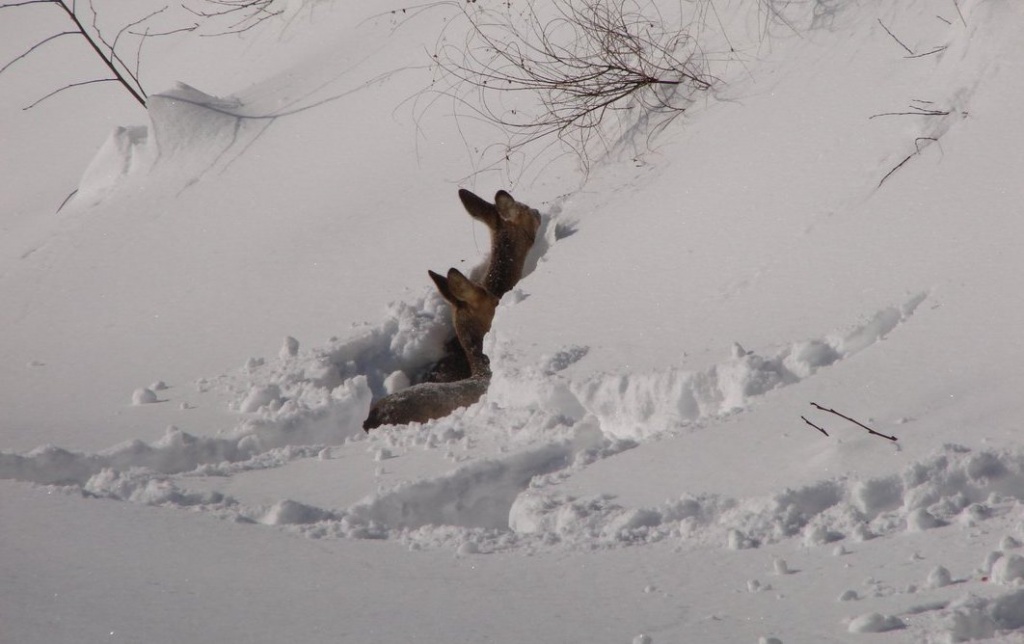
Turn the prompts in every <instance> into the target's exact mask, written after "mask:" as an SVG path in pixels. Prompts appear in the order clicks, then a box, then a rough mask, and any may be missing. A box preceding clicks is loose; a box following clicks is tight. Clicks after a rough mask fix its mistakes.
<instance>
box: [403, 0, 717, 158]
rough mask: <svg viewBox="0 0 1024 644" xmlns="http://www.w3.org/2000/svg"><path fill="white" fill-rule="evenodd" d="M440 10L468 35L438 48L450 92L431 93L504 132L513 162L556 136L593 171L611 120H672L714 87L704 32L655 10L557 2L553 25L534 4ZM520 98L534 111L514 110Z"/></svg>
mask: <svg viewBox="0 0 1024 644" xmlns="http://www.w3.org/2000/svg"><path fill="white" fill-rule="evenodd" d="M436 6H449V7H453V8H456V10H457V12H458V15H459V16H460V17H461V18H463V19H464V20H463V22H462V23H461V24H465V25H466V26H467V33H466V35H465V36H464V37H463V38H462V40H461V41H459V40H450V39H449V37H448V36H449V33H450V30H449V29H448V28H446V30H445V31H444V32H442V34H441V36H440V37H439V38H438V44H437V46H436V48H435V50H434V52H433V54H432V59H433V60H434V61H435V63H436V65H437V70H438V72H439V77H440V80H441V81H442V82H443V83H442V85H441V86H440V87H436V88H435V89H434V90H432V91H434V92H436V93H438V94H442V95H448V96H450V97H451V98H452V99H453V100H454V102H455V104H456V105H457V106H461V107H463V108H466V109H468V111H469V112H470V114H472V115H473V116H474V118H480V119H482V120H483V121H485V122H489V123H492V124H494V125H496V126H498V127H499V128H501V129H502V130H503V131H505V132H507V133H508V134H509V138H510V141H509V144H508V146H507V150H506V155H508V154H510V153H512V152H514V151H515V150H518V149H521V148H522V147H523V146H525V145H528V144H532V143H534V142H536V141H538V140H540V139H543V138H546V137H549V136H553V137H555V138H557V139H558V140H559V141H561V142H562V143H563V144H565V145H566V146H567V147H568V148H570V149H573V150H575V151H576V152H577V153H578V154H579V156H580V160H581V161H583V162H584V165H586V163H587V154H588V149H589V148H591V147H592V145H593V144H595V143H599V142H600V143H602V144H603V145H604V146H605V147H606V148H607V147H608V146H609V145H610V143H609V141H608V138H607V137H608V136H609V134H610V133H609V131H608V128H607V122H608V120H609V117H610V116H612V115H614V114H617V113H624V112H630V111H635V113H636V114H638V115H639V114H643V115H644V116H645V117H649V116H650V115H652V114H660V115H662V116H664V117H665V118H666V119H667V120H671V119H672V118H674V117H675V116H678V115H679V114H682V113H683V112H684V111H685V110H686V108H687V107H688V106H689V105H690V103H691V102H692V100H693V97H694V96H695V94H697V93H700V92H705V91H707V90H709V89H711V87H712V86H713V84H714V83H715V82H716V80H717V79H715V78H714V77H712V76H711V75H710V74H709V73H708V71H707V64H708V58H707V55H706V54H705V53H704V52H703V51H702V50H701V48H700V44H699V42H698V40H697V37H696V35H695V34H696V33H698V32H699V30H700V29H701V28H703V26H704V25H703V23H699V24H697V23H694V24H678V25H671V24H670V23H668V22H667V21H666V19H665V18H664V16H662V14H661V13H660V12H659V10H658V7H657V6H656V4H655V3H653V2H652V3H646V4H643V3H636V2H633V1H632V0H579V1H572V2H571V1H570V0H555V2H553V3H552V4H549V5H545V8H546V9H548V10H552V11H554V16H553V17H552V18H551V19H548V20H545V19H542V18H541V17H540V16H539V15H538V14H537V13H536V6H535V5H534V3H532V2H530V3H527V4H526V5H525V7H523V8H519V9H517V10H516V11H515V12H513V11H511V10H510V9H509V7H507V6H506V7H505V9H506V10H504V11H503V10H501V9H491V8H483V7H481V6H479V5H476V4H470V5H468V6H466V5H463V4H461V3H456V2H444V3H434V4H431V5H429V7H430V8H433V7H436ZM701 6H703V5H701ZM418 9H419V10H422V9H421V8H418ZM697 13H698V14H699V11H697ZM683 19H684V18H683V15H681V16H680V20H683ZM696 20H701V19H700V18H697V19H696ZM455 22H457V21H449V22H448V24H449V25H452V24H453V23H455ZM518 94H522V95H524V98H527V97H531V98H532V100H533V102H534V104H533V105H526V106H525V109H523V106H513V105H512V104H511V103H510V102H509V100H508V99H509V98H511V97H512V96H515V95H518Z"/></svg>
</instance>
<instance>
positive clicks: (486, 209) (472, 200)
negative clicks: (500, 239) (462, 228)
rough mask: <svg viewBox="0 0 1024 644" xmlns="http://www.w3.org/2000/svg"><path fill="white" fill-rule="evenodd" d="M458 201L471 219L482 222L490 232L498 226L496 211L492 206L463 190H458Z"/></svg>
mask: <svg viewBox="0 0 1024 644" xmlns="http://www.w3.org/2000/svg"><path fill="white" fill-rule="evenodd" d="M459 199H461V200H462V205H463V206H464V207H465V208H466V212H468V213H469V215H470V216H471V217H472V218H473V219H476V220H478V221H481V222H483V223H484V224H486V225H487V227H488V228H491V229H492V230H493V229H494V228H496V227H497V226H498V210H497V208H495V207H494V205H493V204H489V203H487V202H486V201H484V200H483V199H481V198H480V197H478V196H476V195H475V194H473V193H472V192H470V191H469V190H465V189H463V190H459Z"/></svg>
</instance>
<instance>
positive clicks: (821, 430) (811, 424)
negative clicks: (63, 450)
mask: <svg viewBox="0 0 1024 644" xmlns="http://www.w3.org/2000/svg"><path fill="white" fill-rule="evenodd" d="M800 418H802V419H803V421H804V422H805V423H807V424H808V425H810V426H811V427H813V428H814V429H816V430H818V431H819V432H821V433H822V434H824V435H826V436H828V432H826V431H825V430H824V429H822V428H821V427H818V426H817V425H815V424H814V423H812V422H811V421H809V420H807V417H806V416H801V417H800Z"/></svg>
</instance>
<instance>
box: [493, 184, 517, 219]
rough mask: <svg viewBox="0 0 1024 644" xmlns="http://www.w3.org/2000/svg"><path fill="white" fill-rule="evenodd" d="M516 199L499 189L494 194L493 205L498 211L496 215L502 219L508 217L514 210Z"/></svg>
mask: <svg viewBox="0 0 1024 644" xmlns="http://www.w3.org/2000/svg"><path fill="white" fill-rule="evenodd" d="M515 205H516V200H515V199H513V198H512V195H510V194H509V193H507V192H505V191H504V190H499V191H498V192H497V193H496V194H495V195H494V207H495V210H497V211H498V215H499V216H501V217H502V218H503V219H510V218H511V217H512V214H513V213H514V212H515Z"/></svg>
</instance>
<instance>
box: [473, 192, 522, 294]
mask: <svg viewBox="0 0 1024 644" xmlns="http://www.w3.org/2000/svg"><path fill="white" fill-rule="evenodd" d="M459 199H461V200H462V205H463V206H465V208H466V212H468V213H469V214H470V216H472V217H473V218H474V219H476V220H477V221H481V222H483V223H484V225H486V226H487V228H489V229H490V231H491V255H490V257H489V258H488V261H487V268H486V271H485V272H484V273H483V275H481V276H477V275H473V277H474V278H477V277H480V278H481V279H478V280H477V281H478V282H479V283H480V284H482V285H483V287H484V288H485V289H487V290H488V291H490V292H491V293H493V294H494V295H495V296H497V297H499V298H500V297H501V296H502V295H504V294H505V293H508V292H509V291H511V290H512V288H513V287H514V286H515V285H516V284H517V283H518V282H519V279H520V278H521V277H522V276H523V266H524V265H525V264H526V256H527V255H528V254H529V252H530V249H531V248H533V242H534V241H535V240H536V238H537V230H538V229H539V228H540V213H539V212H537V211H536V210H535V209H533V208H531V207H529V206H527V205H526V204H524V203H520V202H518V201H516V200H515V199H513V198H512V195H510V194H509V193H507V192H505V191H504V190H499V191H498V192H497V194H495V195H494V203H493V204H492V203H488V202H487V201H484V200H483V199H481V198H480V197H478V196H476V195H475V194H473V193H472V192H470V191H469V190H459Z"/></svg>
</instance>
